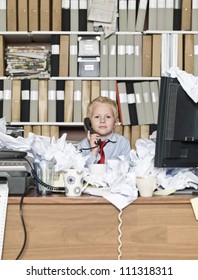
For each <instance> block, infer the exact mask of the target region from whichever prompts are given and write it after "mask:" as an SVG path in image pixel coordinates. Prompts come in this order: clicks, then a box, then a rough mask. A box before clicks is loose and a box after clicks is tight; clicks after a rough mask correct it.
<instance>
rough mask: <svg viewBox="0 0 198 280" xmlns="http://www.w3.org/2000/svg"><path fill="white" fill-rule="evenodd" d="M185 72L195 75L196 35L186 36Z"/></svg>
mask: <svg viewBox="0 0 198 280" xmlns="http://www.w3.org/2000/svg"><path fill="white" fill-rule="evenodd" d="M184 70H185V71H186V72H187V73H189V74H194V34H185V35H184Z"/></svg>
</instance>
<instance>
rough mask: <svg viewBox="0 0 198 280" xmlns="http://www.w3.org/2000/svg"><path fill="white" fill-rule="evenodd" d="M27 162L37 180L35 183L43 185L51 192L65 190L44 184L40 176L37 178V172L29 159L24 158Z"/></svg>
mask: <svg viewBox="0 0 198 280" xmlns="http://www.w3.org/2000/svg"><path fill="white" fill-rule="evenodd" d="M24 159H25V160H26V161H27V163H28V164H29V166H30V168H31V173H32V175H33V177H34V179H35V181H36V182H37V183H39V184H40V185H42V186H43V187H45V188H47V189H48V190H50V191H56V192H57V191H61V190H63V188H61V187H60V188H57V187H54V186H51V185H48V184H46V183H44V182H43V181H42V180H41V179H40V178H39V177H38V176H37V173H36V170H35V169H34V168H33V167H32V165H31V163H30V162H29V160H28V159H27V158H24Z"/></svg>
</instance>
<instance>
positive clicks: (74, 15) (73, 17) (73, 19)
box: [70, 0, 79, 31]
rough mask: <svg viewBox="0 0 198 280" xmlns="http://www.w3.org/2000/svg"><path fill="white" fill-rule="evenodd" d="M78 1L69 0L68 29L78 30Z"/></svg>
mask: <svg viewBox="0 0 198 280" xmlns="http://www.w3.org/2000/svg"><path fill="white" fill-rule="evenodd" d="M78 14H79V3H78V0H71V2H70V30H71V31H78V25H79V22H78V18H79V15H78Z"/></svg>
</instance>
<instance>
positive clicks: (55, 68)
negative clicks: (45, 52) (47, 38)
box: [51, 34, 60, 77]
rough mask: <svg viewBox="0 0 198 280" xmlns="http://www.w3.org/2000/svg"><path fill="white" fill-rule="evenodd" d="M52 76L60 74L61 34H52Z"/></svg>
mask: <svg viewBox="0 0 198 280" xmlns="http://www.w3.org/2000/svg"><path fill="white" fill-rule="evenodd" d="M51 48H52V50H51V77H57V76H59V62H60V35H59V34H52V39H51Z"/></svg>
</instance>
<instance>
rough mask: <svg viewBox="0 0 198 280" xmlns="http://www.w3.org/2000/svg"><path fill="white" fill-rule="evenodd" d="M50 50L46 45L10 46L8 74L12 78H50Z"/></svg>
mask: <svg viewBox="0 0 198 280" xmlns="http://www.w3.org/2000/svg"><path fill="white" fill-rule="evenodd" d="M49 57H50V52H49V50H46V49H45V47H44V46H30V47H28V46H8V47H7V49H6V63H7V67H6V74H7V75H8V76H10V77H12V78H20V79H23V78H26V79H27V78H49V77H50V63H49Z"/></svg>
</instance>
